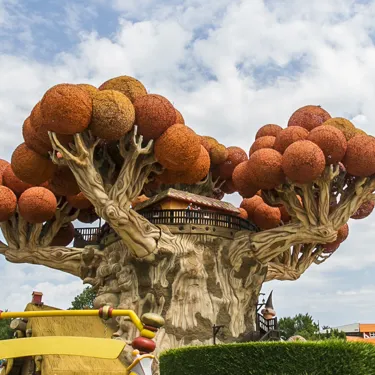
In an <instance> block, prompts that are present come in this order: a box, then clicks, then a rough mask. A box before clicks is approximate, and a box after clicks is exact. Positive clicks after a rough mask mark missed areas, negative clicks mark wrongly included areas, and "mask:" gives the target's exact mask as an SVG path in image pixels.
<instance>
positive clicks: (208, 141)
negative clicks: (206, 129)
mask: <svg viewBox="0 0 375 375" xmlns="http://www.w3.org/2000/svg"><path fill="white" fill-rule="evenodd" d="M200 140H201V145H202V146H203V147H204V148H205V149H206V150H207V151H208V152H210V151H211V149H212V148H213V147H215V146H217V145H218V144H219V142H218V141H217V140H216V139H215V138H213V137H209V136H206V135H202V136H200ZM224 147H225V146H224Z"/></svg>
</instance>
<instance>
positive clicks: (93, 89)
mask: <svg viewBox="0 0 375 375" xmlns="http://www.w3.org/2000/svg"><path fill="white" fill-rule="evenodd" d="M77 87H79V88H80V89H84V90H86V92H87V93H88V94H89V95H90V96H91V98H92V97H93V96H94V95H95V94H96V93H97V92H98V89H97V88H96V87H95V86H93V85H89V84H88V83H79V84H78V85H77Z"/></svg>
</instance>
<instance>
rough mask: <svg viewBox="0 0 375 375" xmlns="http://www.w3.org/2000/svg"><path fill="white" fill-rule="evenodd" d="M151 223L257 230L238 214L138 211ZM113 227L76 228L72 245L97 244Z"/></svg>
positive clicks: (194, 211) (200, 211) (190, 211)
mask: <svg viewBox="0 0 375 375" xmlns="http://www.w3.org/2000/svg"><path fill="white" fill-rule="evenodd" d="M139 214H140V215H142V216H143V217H145V218H146V219H147V220H148V221H150V222H151V223H153V224H164V225H184V224H195V225H205V226H215V227H222V228H228V229H233V230H250V231H257V228H256V226H255V225H254V224H252V223H250V222H249V221H247V220H245V219H242V218H240V217H238V216H234V215H229V214H228V215H227V214H222V213H218V212H212V211H204V210H197V211H196V210H157V211H146V212H139ZM109 233H113V229H112V228H110V227H108V226H106V228H105V229H104V225H103V226H102V227H92V228H76V229H75V236H74V246H75V247H84V246H86V245H97V244H99V243H100V241H101V240H102V239H103V238H104V237H105V236H107V235H108V234H109Z"/></svg>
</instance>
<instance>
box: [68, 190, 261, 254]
mask: <svg viewBox="0 0 375 375" xmlns="http://www.w3.org/2000/svg"><path fill="white" fill-rule="evenodd" d="M134 210H135V211H137V212H138V213H139V214H140V215H142V216H143V217H145V218H146V219H147V220H148V221H149V222H150V223H152V224H155V225H166V226H168V228H169V230H170V231H171V232H172V233H176V234H177V233H194V234H210V235H213V236H222V237H225V238H233V237H234V235H235V233H236V232H237V231H241V230H248V231H253V232H256V231H257V230H258V228H257V227H256V226H255V225H254V224H253V223H251V222H250V221H248V220H245V219H243V218H241V217H239V216H238V215H239V213H240V211H239V209H238V208H236V207H235V206H234V205H232V204H231V203H228V202H222V201H220V200H217V199H214V198H209V197H204V196H201V195H196V194H192V193H189V192H186V191H180V190H175V189H168V190H166V191H164V192H162V193H160V194H157V195H155V196H154V197H152V198H150V199H148V200H146V201H144V202H142V203H139V204H137V205H136V206H135V207H134ZM117 240H118V237H117V235H116V234H115V233H114V231H113V230H112V229H111V228H110V227H109V226H108V225H107V224H104V225H103V226H102V227H96V228H76V235H75V239H74V246H76V247H84V246H87V245H99V246H101V247H106V246H108V245H109V244H111V243H113V242H115V241H117Z"/></svg>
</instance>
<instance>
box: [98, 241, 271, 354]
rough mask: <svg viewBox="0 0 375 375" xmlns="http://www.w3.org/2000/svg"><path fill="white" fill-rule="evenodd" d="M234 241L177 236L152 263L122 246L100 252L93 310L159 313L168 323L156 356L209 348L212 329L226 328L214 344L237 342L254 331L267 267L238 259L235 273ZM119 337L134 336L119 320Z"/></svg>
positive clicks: (126, 320) (122, 320) (125, 320)
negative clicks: (170, 351) (189, 347)
mask: <svg viewBox="0 0 375 375" xmlns="http://www.w3.org/2000/svg"><path fill="white" fill-rule="evenodd" d="M232 242H233V239H230V238H224V237H215V236H211V235H197V234H180V235H178V236H176V238H175V240H174V241H170V242H168V244H167V243H166V244H165V246H168V248H164V247H163V246H161V248H160V250H159V253H158V254H157V255H156V258H155V261H154V262H145V261H142V260H140V259H136V258H134V257H133V256H132V254H131V252H130V251H129V249H128V248H127V247H126V246H125V245H124V243H123V242H121V241H119V242H116V243H114V244H112V245H110V246H109V247H107V248H106V249H105V250H104V257H103V260H102V263H101V264H100V265H99V267H98V269H97V272H96V277H97V285H99V289H98V297H97V298H96V300H95V307H96V308H98V307H100V306H102V305H104V304H106V303H110V304H111V305H112V306H114V307H119V308H127V309H133V310H134V311H136V313H137V314H138V315H139V316H141V315H142V314H144V313H146V312H155V313H158V314H161V315H162V316H163V317H165V319H166V324H165V326H164V328H163V329H161V330H160V332H159V333H158V335H157V337H156V342H157V351H156V353H159V352H160V351H162V350H165V349H169V348H176V347H180V346H186V345H202V344H212V326H213V325H214V324H217V325H224V328H223V329H222V331H221V333H219V335H218V336H217V339H218V342H225V343H230V342H235V341H238V340H239V339H240V338H241V337H242V336H243V335H244V334H245V333H248V332H250V331H253V330H254V329H255V311H256V304H257V297H258V295H259V292H260V289H261V287H262V283H263V281H264V279H265V276H266V271H267V268H266V266H264V265H262V264H260V263H259V262H258V261H256V260H255V259H253V258H250V257H247V258H246V259H242V261H243V262H242V266H241V267H240V268H239V270H237V271H236V270H235V269H234V267H233V266H232V265H231V262H230V259H229V255H230V254H229V249H230V246H231V244H232ZM118 323H119V331H118V332H117V333H116V335H117V336H119V337H122V338H123V339H124V340H126V341H127V342H131V340H132V339H133V338H134V337H136V336H138V335H139V333H137V332H136V330H135V328H134V326H133V325H132V324H131V323H129V321H128V319H126V318H120V319H119V320H118Z"/></svg>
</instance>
